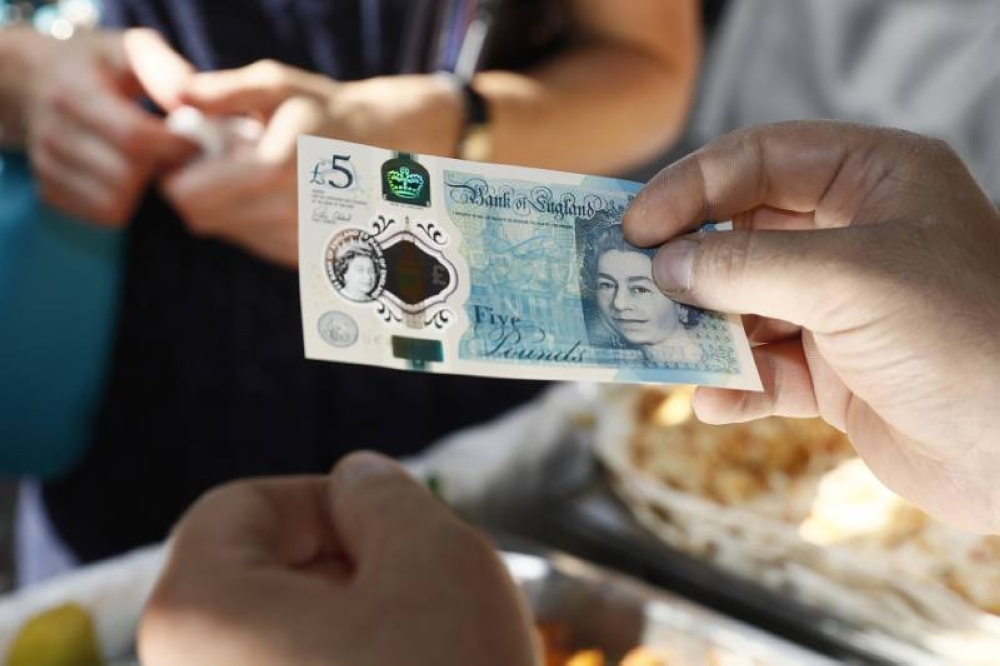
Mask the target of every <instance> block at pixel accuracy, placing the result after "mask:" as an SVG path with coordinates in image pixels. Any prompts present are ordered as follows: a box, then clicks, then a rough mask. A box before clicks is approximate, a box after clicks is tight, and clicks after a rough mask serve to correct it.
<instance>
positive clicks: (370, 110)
mask: <svg viewBox="0 0 1000 666" xmlns="http://www.w3.org/2000/svg"><path fill="white" fill-rule="evenodd" d="M182 99H183V101H184V103H186V104H190V105H191V106H193V107H195V108H197V109H198V110H200V111H202V112H203V113H204V114H205V115H207V116H224V115H245V116H250V117H254V118H258V119H260V120H262V121H263V122H264V123H265V129H264V134H263V137H262V138H261V140H260V142H259V144H258V145H257V146H256V148H255V149H254V150H252V151H250V152H249V153H248V154H246V153H241V154H223V155H219V156H215V157H208V158H205V159H202V160H197V161H195V162H192V163H190V164H188V165H186V166H185V167H184V168H182V169H180V170H178V171H176V172H174V173H172V174H170V175H169V176H167V177H166V178H165V179H164V180H163V192H164V194H165V195H166V197H167V199H168V200H170V201H171V202H172V204H173V205H174V207H175V208H176V209H177V210H178V211H179V212H180V215H181V217H182V218H183V219H184V221H185V223H186V224H187V226H188V228H189V229H190V230H191V231H192V232H193V233H195V234H199V235H202V236H208V237H214V238H219V239H222V240H225V241H228V242H231V243H233V244H235V245H237V246H239V247H242V248H243V249H244V250H246V251H248V252H250V253H252V254H254V255H256V256H258V257H260V258H262V259H265V260H267V261H271V262H274V263H277V264H279V265H283V266H286V267H289V268H294V267H295V266H297V265H298V207H297V197H298V188H297V186H296V180H295V171H296V163H295V154H296V141H297V139H298V136H299V135H300V134H314V135H319V136H327V137H332V138H337V139H344V140H346V141H356V142H358V143H367V144H373V145H379V146H384V147H388V148H393V149H396V150H410V151H413V152H421V153H431V154H449V153H450V151H451V150H453V148H454V146H455V144H456V143H457V141H458V134H459V131H460V126H461V119H462V113H463V111H462V106H461V99H460V97H459V93H458V91H457V89H455V86H454V84H452V83H451V82H449V81H447V80H445V79H442V78H440V77H436V76H395V77H379V78H374V79H368V80H365V81H356V82H348V83H341V82H338V81H334V80H332V79H329V78H327V77H325V76H322V75H319V74H314V73H311V72H307V71H304V70H300V69H296V68H294V67H290V66H287V65H283V64H281V63H278V62H274V61H271V60H264V61H260V62H257V63H255V64H253V65H250V66H248V67H243V68H240V69H234V70H227V71H220V72H206V73H202V74H198V75H196V76H194V77H193V78H191V80H190V81H189V82H188V85H186V86H185V88H184V90H183V93H182Z"/></svg>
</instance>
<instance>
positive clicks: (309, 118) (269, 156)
mask: <svg viewBox="0 0 1000 666" xmlns="http://www.w3.org/2000/svg"><path fill="white" fill-rule="evenodd" d="M324 119H325V109H324V107H323V105H322V103H320V102H319V101H317V100H316V99H314V98H311V97H303V96H296V97H292V98H290V99H288V100H286V101H285V102H283V103H282V104H281V106H279V107H278V109H277V110H276V111H275V113H274V116H273V117H272V118H271V120H270V122H268V124H267V129H266V130H265V131H264V135H263V136H262V137H261V140H260V143H259V144H258V146H257V151H256V152H257V157H258V159H260V160H261V161H263V162H265V163H268V164H280V163H282V162H286V161H291V160H292V159H293V158H294V156H295V150H296V145H297V141H298V137H299V135H301V134H311V133H315V132H316V131H318V129H319V128H321V127H322V126H323V121H324Z"/></svg>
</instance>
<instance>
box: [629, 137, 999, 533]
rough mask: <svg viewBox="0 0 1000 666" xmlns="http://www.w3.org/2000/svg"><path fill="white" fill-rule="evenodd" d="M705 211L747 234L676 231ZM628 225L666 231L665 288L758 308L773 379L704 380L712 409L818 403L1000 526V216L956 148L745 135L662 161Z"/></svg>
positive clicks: (872, 456) (703, 395)
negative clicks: (752, 385)
mask: <svg viewBox="0 0 1000 666" xmlns="http://www.w3.org/2000/svg"><path fill="white" fill-rule="evenodd" d="M706 219H713V220H726V219H732V220H733V224H734V231H733V232H731V233H717V234H693V235H686V236H682V237H681V238H675V237H676V236H678V235H680V234H684V233H685V232H689V231H692V230H693V229H695V228H696V227H697V225H698V224H699V223H700V222H701V221H702V220H706ZM623 224H624V228H625V233H626V236H628V237H629V239H630V240H631V241H632V242H633V243H635V244H637V245H643V246H654V245H659V244H662V243H665V242H667V241H671V242H669V243H667V244H666V245H664V246H663V247H662V248H661V249H660V250H659V253H658V255H657V258H656V260H655V262H654V274H655V276H656V278H657V282H658V283H659V285H660V287H661V289H663V290H664V291H665V292H667V293H668V294H669V295H671V296H672V297H674V298H676V299H678V300H680V301H683V302H685V303H690V304H694V305H698V306H702V307H707V308H711V309H715V310H720V311H724V312H733V313H740V314H744V315H752V316H749V317H745V319H744V322H745V325H746V328H747V331H748V333H749V335H750V337H751V341H752V342H755V343H758V344H759V346H757V347H756V348H755V350H754V356H755V358H756V361H757V366H758V368H759V369H760V372H761V375H762V379H763V382H764V387H765V392H763V393H751V392H739V391H726V390H720V389H699V390H698V393H697V394H696V397H695V410H696V412H697V414H698V416H699V417H700V418H701V419H703V420H705V421H708V422H711V423H722V422H732V421H744V420H750V419H754V418H758V417H763V416H769V415H772V414H779V415H785V416H796V417H805V416H815V415H819V416H821V417H823V419H825V420H826V421H827V422H829V423H831V424H832V425H834V426H836V427H837V428H840V429H841V430H843V431H845V432H846V433H847V434H848V436H849V437H850V439H851V441H852V443H853V444H854V446H855V448H856V449H857V451H858V453H859V454H860V455H861V456H862V457H863V458H864V460H865V461H866V462H867V463H868V465H869V466H870V467H871V468H872V470H873V471H874V472H875V474H876V475H878V476H879V478H880V479H881V480H882V481H883V482H884V483H885V484H886V485H887V486H888V487H889V488H891V489H892V490H894V491H896V492H897V493H899V494H900V495H902V496H903V497H905V498H907V499H909V500H911V501H913V502H914V503H916V504H917V505H918V506H920V507H921V508H923V509H924V510H926V511H928V512H929V513H931V514H933V515H936V516H938V517H941V518H943V519H945V520H948V521H950V522H952V523H955V524H957V525H960V526H963V527H965V528H968V529H972V530H976V531H985V532H997V531H1000V484H997V482H996V479H997V478H1000V413H998V411H997V409H996V401H997V398H998V397H1000V335H998V334H997V331H998V330H1000V219H998V215H997V212H996V210H995V209H994V208H993V206H992V204H991V203H990V201H989V200H988V199H987V198H986V196H985V195H984V194H983V192H982V190H980V188H979V186H978V185H977V183H976V182H975V180H974V179H973V177H972V176H971V175H970V174H969V172H968V170H967V169H966V168H965V166H964V165H963V164H962V162H961V160H960V159H959V158H958V157H957V156H956V155H955V153H954V152H953V151H952V150H951V149H950V148H949V147H948V146H947V145H946V144H944V143H942V142H940V141H937V140H934V139H929V138H925V137H921V136H918V135H914V134H909V133H906V132H902V131H896V130H880V129H875V128H869V127H862V126H856V125H848V124H843V123H833V122H809V123H789V124H779V125H773V126H763V127H758V128H754V129H750V130H746V131H741V132H738V133H735V134H732V135H728V136H726V137H723V138H721V139H719V140H718V141H715V142H713V143H711V144H709V145H708V146H706V147H705V148H703V149H701V150H699V151H697V152H696V153H694V154H692V155H690V156H688V157H686V158H684V159H682V160H681V161H679V162H678V163H676V164H674V165H672V166H670V167H667V168H666V169H665V170H664V171H662V172H661V173H660V174H659V175H658V176H657V177H656V178H655V179H654V180H653V181H651V182H650V184H649V185H648V186H647V187H646V188H645V190H643V192H642V193H641V194H640V195H639V196H638V197H637V198H636V200H635V202H634V203H633V204H632V206H631V208H630V210H629V211H628V213H627V214H626V217H625V220H624V222H623ZM671 239H673V240H671Z"/></svg>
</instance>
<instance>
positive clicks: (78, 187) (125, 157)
mask: <svg viewBox="0 0 1000 666" xmlns="http://www.w3.org/2000/svg"><path fill="white" fill-rule="evenodd" d="M22 50H23V52H24V53H23V54H22V57H23V58H24V62H25V63H26V64H27V71H26V72H25V74H24V76H25V84H24V85H23V86H22V87H21V93H22V99H21V106H22V109H23V111H22V114H21V115H22V116H23V121H22V122H23V125H24V131H25V136H24V143H25V146H26V148H27V150H28V153H29V155H30V158H31V162H32V166H33V168H34V171H35V174H36V177H37V179H38V187H39V192H40V194H41V196H42V198H43V199H44V200H45V201H46V202H48V203H49V204H50V205H52V206H53V207H55V208H57V209H60V210H62V211H63V212H65V213H68V214H71V215H74V216H76V217H80V218H82V219H86V220H89V221H92V222H95V223H98V224H102V225H107V226H121V225H123V224H125V223H126V222H127V221H128V220H129V219H130V218H131V216H132V213H133V212H134V210H135V208H136V206H137V205H138V203H139V200H140V198H141V197H142V195H143V194H144V192H145V191H146V188H147V187H148V186H149V183H150V181H151V179H152V177H153V175H154V173H155V172H156V171H157V170H158V169H160V168H163V167H166V166H170V165H172V164H176V163H178V162H180V161H182V160H183V159H185V158H186V157H187V156H188V155H190V154H191V153H192V152H193V150H194V146H193V145H192V144H191V143H190V142H189V141H187V140H185V139H182V138H180V137H178V136H175V135H174V134H172V133H171V132H169V131H168V130H167V128H166V126H165V124H164V122H163V120H162V119H161V118H159V117H158V116H156V115H154V114H152V113H150V112H148V111H146V110H144V109H143V108H142V107H141V106H140V105H139V103H138V101H137V100H138V99H139V98H142V97H150V98H152V99H153V100H154V101H155V102H157V103H158V104H160V105H161V106H162V107H164V108H165V109H170V108H172V107H175V106H177V104H178V102H177V94H178V93H179V91H180V88H181V87H182V85H183V83H184V81H185V80H186V78H187V77H188V76H190V75H191V74H192V73H193V69H192V67H191V65H190V64H189V63H187V61H185V60H184V59H183V58H181V57H180V56H179V55H178V54H177V53H175V52H174V51H173V50H172V49H171V48H170V47H169V46H168V45H167V44H166V42H165V41H164V40H163V39H162V38H161V37H160V36H159V35H158V34H157V33H155V32H153V31H151V30H144V29H134V30H128V31H125V32H107V31H99V32H95V33H92V34H81V35H79V36H76V37H73V38H72V39H69V40H66V41H58V40H56V39H52V38H48V37H42V36H40V35H33V36H30V37H28V38H27V39H25V40H24V42H23V49H22Z"/></svg>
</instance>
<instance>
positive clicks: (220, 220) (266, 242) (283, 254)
mask: <svg viewBox="0 0 1000 666" xmlns="http://www.w3.org/2000/svg"><path fill="white" fill-rule="evenodd" d="M294 178H295V174H294V171H293V169H292V167H291V166H290V165H289V164H280V165H269V164H262V163H261V162H259V161H257V160H246V161H244V160H233V159H229V158H226V157H220V158H211V159H203V160H199V161H196V162H194V163H192V164H190V165H188V166H185V167H183V168H181V169H180V170H178V171H176V172H174V173H172V174H170V175H168V176H166V177H165V178H163V179H162V181H161V183H160V186H161V191H162V192H163V195H164V196H165V197H166V199H167V200H168V201H170V202H171V204H173V206H174V208H175V209H176V210H177V212H178V213H179V214H180V216H181V218H182V219H183V220H184V223H185V226H187V228H188V229H189V230H190V231H191V232H192V233H194V234H196V235H199V236H207V237H214V238H220V239H224V240H226V241H228V242H231V243H234V244H236V245H238V246H240V247H242V248H243V249H245V250H247V251H249V252H251V253H253V254H255V255H257V256H259V257H261V258H263V259H266V260H268V261H273V262H276V263H278V264H280V265H283V266H290V267H294V266H295V265H296V264H297V262H298V218H297V211H298V209H297V199H296V191H295V182H294Z"/></svg>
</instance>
